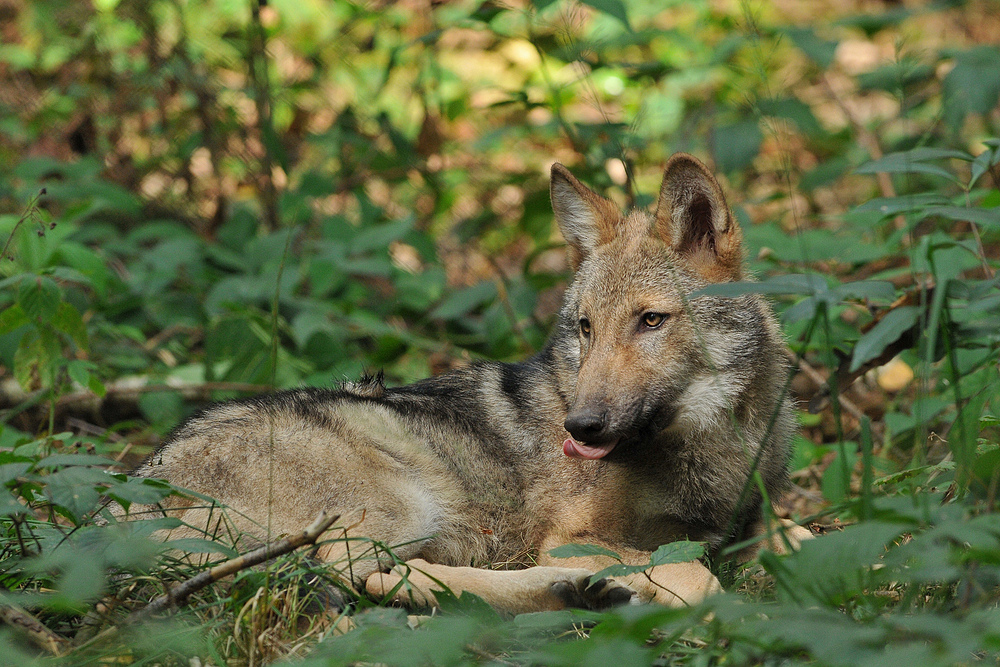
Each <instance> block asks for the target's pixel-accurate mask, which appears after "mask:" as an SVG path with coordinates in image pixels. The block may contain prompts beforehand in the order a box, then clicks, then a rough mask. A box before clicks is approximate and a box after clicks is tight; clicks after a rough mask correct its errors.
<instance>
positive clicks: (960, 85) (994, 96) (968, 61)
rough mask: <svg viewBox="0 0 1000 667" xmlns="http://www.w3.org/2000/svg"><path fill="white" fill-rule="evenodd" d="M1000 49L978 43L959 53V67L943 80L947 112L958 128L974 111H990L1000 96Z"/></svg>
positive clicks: (953, 69)
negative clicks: (999, 65) (998, 65)
mask: <svg viewBox="0 0 1000 667" xmlns="http://www.w3.org/2000/svg"><path fill="white" fill-rule="evenodd" d="M998 62H1000V48H998V47H996V46H993V45H990V46H975V47H973V48H971V49H969V50H968V51H964V52H960V53H957V54H955V66H954V67H953V68H952V69H951V71H950V72H948V74H947V75H945V77H944V80H943V81H942V82H941V92H942V97H943V98H944V115H945V119H946V120H947V122H948V124H949V125H951V127H952V128H954V129H955V130H956V131H957V130H958V129H959V128H960V126H961V123H962V121H963V120H964V119H965V116H966V115H967V114H970V113H977V114H983V115H985V114H988V113H990V111H992V110H993V109H994V108H995V107H996V105H997V100H998V99H1000V67H997V63H998Z"/></svg>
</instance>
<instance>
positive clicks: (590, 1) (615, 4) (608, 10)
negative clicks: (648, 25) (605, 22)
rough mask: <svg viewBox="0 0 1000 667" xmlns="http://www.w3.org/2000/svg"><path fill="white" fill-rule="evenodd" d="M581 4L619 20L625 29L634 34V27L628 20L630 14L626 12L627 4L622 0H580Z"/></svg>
mask: <svg viewBox="0 0 1000 667" xmlns="http://www.w3.org/2000/svg"><path fill="white" fill-rule="evenodd" d="M580 3H581V4H584V5H589V6H591V7H593V8H594V9H596V10H597V11H599V12H601V13H603V14H607V15H608V16H611V17H613V18H616V19H618V20H619V21H621V22H622V25H624V26H625V29H626V30H628V31H629V32H632V25H631V24H630V23H629V20H628V12H627V11H626V10H625V3H623V2H622V1H621V0H580Z"/></svg>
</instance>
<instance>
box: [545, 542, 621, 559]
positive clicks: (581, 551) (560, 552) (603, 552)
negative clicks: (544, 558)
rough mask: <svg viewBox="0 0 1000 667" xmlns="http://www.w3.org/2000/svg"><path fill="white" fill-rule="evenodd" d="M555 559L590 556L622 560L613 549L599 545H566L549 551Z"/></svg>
mask: <svg viewBox="0 0 1000 667" xmlns="http://www.w3.org/2000/svg"><path fill="white" fill-rule="evenodd" d="M549 555H550V556H552V557H553V558H578V557H589V556H610V557H611V558H616V559H618V560H621V556H619V555H618V554H616V553H615V552H614V551H611V549H608V548H606V547H602V546H599V545H597V544H564V545H562V546H559V547H556V548H555V549H551V550H550V551H549Z"/></svg>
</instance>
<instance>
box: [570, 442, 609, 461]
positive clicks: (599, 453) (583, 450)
mask: <svg viewBox="0 0 1000 667" xmlns="http://www.w3.org/2000/svg"><path fill="white" fill-rule="evenodd" d="M617 444H618V441H617V440H616V441H614V442H609V443H606V444H603V445H588V444H586V443H583V442H577V441H576V440H574V439H573V438H566V442H564V443H563V454H565V455H566V456H568V457H570V458H573V459H600V458H603V457H605V456H607V455H608V453H610V452H611V450H612V449H614V448H615V445H617Z"/></svg>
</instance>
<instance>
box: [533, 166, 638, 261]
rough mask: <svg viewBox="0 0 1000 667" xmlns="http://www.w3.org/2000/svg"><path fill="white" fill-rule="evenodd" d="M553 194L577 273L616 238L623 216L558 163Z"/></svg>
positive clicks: (557, 215) (553, 210)
mask: <svg viewBox="0 0 1000 667" xmlns="http://www.w3.org/2000/svg"><path fill="white" fill-rule="evenodd" d="M549 194H550V196H551V198H552V212H553V213H554V214H555V217H556V222H557V223H558V224H559V230H560V231H561V232H562V235H563V238H564V239H566V242H567V243H568V244H569V259H570V263H571V264H572V265H573V269H574V270H575V269H576V268H577V267H578V266H580V262H582V261H583V260H584V258H585V257H586V256H587V255H589V254H590V253H592V252H593V251H594V249H595V248H596V247H597V246H599V245H601V244H603V243H607V242H608V241H611V240H612V239H613V238H614V237H615V227H616V225H617V224H618V221H619V220H620V219H621V212H620V211H619V210H618V207H617V206H616V205H615V204H614V202H612V201H610V200H608V199H605V198H604V197H602V196H600V195H599V194H597V193H596V192H594V191H593V190H591V189H590V188H588V187H587V186H586V185H584V184H583V183H581V182H580V181H578V180H576V178H575V177H574V176H573V174H571V173H569V169H567V168H566V167H564V166H562V165H561V164H559V163H558V162H556V163H555V164H553V165H552V180H551V184H550V186H549Z"/></svg>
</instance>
